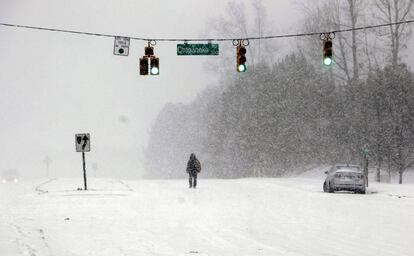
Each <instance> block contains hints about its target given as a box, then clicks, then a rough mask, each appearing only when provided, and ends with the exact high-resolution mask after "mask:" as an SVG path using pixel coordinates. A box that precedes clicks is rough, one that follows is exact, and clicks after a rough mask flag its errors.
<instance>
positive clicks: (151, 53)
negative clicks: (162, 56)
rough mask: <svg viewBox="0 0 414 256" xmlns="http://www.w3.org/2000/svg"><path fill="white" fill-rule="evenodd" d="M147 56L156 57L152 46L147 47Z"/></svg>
mask: <svg viewBox="0 0 414 256" xmlns="http://www.w3.org/2000/svg"><path fill="white" fill-rule="evenodd" d="M145 55H146V56H148V57H150V56H154V47H151V46H147V47H145Z"/></svg>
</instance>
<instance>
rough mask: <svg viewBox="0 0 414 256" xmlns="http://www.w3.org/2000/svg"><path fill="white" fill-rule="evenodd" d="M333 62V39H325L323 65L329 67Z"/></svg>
mask: <svg viewBox="0 0 414 256" xmlns="http://www.w3.org/2000/svg"><path fill="white" fill-rule="evenodd" d="M332 64H333V57H332V40H324V41H323V65H325V66H327V67H329V66H331V65H332Z"/></svg>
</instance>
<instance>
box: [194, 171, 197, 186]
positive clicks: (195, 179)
mask: <svg viewBox="0 0 414 256" xmlns="http://www.w3.org/2000/svg"><path fill="white" fill-rule="evenodd" d="M193 178H194V186H193V188H196V186H197V173H194V175H193Z"/></svg>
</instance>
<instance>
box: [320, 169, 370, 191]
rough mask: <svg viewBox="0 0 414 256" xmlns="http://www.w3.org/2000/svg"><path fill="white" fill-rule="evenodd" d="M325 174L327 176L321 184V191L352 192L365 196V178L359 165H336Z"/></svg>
mask: <svg viewBox="0 0 414 256" xmlns="http://www.w3.org/2000/svg"><path fill="white" fill-rule="evenodd" d="M325 174H327V175H328V176H327V177H326V179H325V182H324V183H323V191H324V192H329V193H333V192H335V191H353V192H355V193H360V194H365V177H364V174H363V172H362V170H361V167H360V166H359V165H350V164H336V165H334V166H332V168H331V169H329V171H326V172H325Z"/></svg>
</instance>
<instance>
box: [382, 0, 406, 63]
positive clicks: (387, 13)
mask: <svg viewBox="0 0 414 256" xmlns="http://www.w3.org/2000/svg"><path fill="white" fill-rule="evenodd" d="M413 2H414V0H376V1H375V7H376V8H375V9H374V11H375V12H374V17H375V18H376V19H377V20H379V21H381V22H382V23H396V22H401V21H405V20H407V19H409V18H410V17H411V16H412V8H413ZM411 32H412V31H411V29H410V27H409V26H407V24H399V25H390V26H389V27H388V31H384V30H380V31H378V35H380V36H385V37H386V38H387V41H388V42H387V44H388V47H389V48H390V50H391V51H390V53H391V54H390V56H391V64H392V65H394V66H395V65H397V64H398V63H399V61H400V58H401V56H400V55H401V50H402V49H404V48H406V42H407V39H408V38H409V36H410V35H411Z"/></svg>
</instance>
